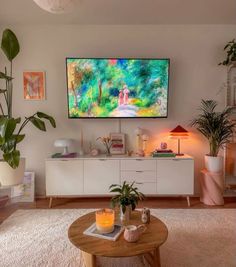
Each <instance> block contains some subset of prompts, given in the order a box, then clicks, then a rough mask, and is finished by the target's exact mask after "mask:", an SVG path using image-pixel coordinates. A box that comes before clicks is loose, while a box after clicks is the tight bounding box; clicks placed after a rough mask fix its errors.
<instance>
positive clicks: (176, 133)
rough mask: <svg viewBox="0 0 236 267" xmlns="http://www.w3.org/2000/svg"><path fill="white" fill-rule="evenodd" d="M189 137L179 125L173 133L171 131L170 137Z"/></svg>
mask: <svg viewBox="0 0 236 267" xmlns="http://www.w3.org/2000/svg"><path fill="white" fill-rule="evenodd" d="M187 136H188V131H187V130H186V129H184V128H183V127H182V126H180V125H178V126H177V127H175V128H174V129H173V130H172V131H170V137H173V138H181V137H182V138H185V137H187Z"/></svg>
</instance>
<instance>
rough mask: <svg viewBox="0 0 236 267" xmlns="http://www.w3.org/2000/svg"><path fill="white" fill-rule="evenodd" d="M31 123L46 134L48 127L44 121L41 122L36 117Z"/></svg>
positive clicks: (31, 119) (32, 118)
mask: <svg viewBox="0 0 236 267" xmlns="http://www.w3.org/2000/svg"><path fill="white" fill-rule="evenodd" d="M30 122H31V123H32V124H33V125H34V126H35V127H36V128H38V129H39V130H41V131H44V132H46V126H45V123H44V121H42V120H40V119H39V118H36V117H31V118H30Z"/></svg>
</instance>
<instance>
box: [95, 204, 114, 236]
mask: <svg viewBox="0 0 236 267" xmlns="http://www.w3.org/2000/svg"><path fill="white" fill-rule="evenodd" d="M114 221H115V213H114V210H112V209H102V210H98V211H96V227H97V230H98V231H99V232H100V233H102V234H107V233H111V232H112V231H113V230H114Z"/></svg>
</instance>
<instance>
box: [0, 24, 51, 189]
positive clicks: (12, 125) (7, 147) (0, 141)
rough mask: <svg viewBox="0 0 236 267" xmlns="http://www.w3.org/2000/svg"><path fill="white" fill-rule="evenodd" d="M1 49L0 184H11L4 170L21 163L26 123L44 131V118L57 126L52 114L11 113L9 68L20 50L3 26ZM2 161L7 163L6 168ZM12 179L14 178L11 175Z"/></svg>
mask: <svg viewBox="0 0 236 267" xmlns="http://www.w3.org/2000/svg"><path fill="white" fill-rule="evenodd" d="M1 49H2V51H3V53H4V54H5V56H6V57H7V59H8V61H9V68H7V67H5V69H4V70H3V71H0V150H1V154H2V159H1V160H0V163H1V164H0V185H6V184H11V182H9V181H8V178H7V177H6V176H7V173H9V171H11V170H9V166H10V169H17V168H18V167H19V165H20V151H19V150H18V148H17V145H18V144H19V143H20V142H22V141H23V140H24V138H25V134H24V133H23V130H24V128H25V127H26V125H28V124H29V123H31V124H32V125H33V126H34V127H36V128H38V129H39V130H41V131H46V124H45V121H48V122H49V123H50V124H51V126H52V127H54V128H55V127H56V122H55V120H54V118H53V117H51V116H49V115H47V114H45V113H43V112H35V113H34V114H33V115H31V116H28V117H25V118H24V119H21V118H20V117H16V118H14V117H13V116H12V95H13V81H14V78H13V71H12V69H13V68H12V67H13V60H14V58H15V57H16V56H17V55H18V53H19V52H20V45H19V42H18V40H17V37H16V35H15V34H14V33H13V32H12V31H11V30H10V29H6V30H4V32H3V35H2V42H1ZM3 163H7V164H8V167H7V166H6V164H4V165H3ZM3 166H4V167H3ZM2 168H4V169H2ZM7 168H8V169H7ZM23 169H24V167H21V171H22V170H23ZM14 175H20V174H14ZM9 179H10V178H9ZM12 179H13V180H14V178H12ZM13 180H12V181H13ZM13 183H15V182H13Z"/></svg>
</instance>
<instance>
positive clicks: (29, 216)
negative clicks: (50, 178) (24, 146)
mask: <svg viewBox="0 0 236 267" xmlns="http://www.w3.org/2000/svg"><path fill="white" fill-rule="evenodd" d="M90 211H91V210H80V209H69V210H68V209H67V210H66V209H64V210H61V209H58V210H56V209H52V210H18V211H16V212H15V213H14V214H12V215H11V216H10V217H9V218H8V219H7V220H6V221H4V222H3V223H2V224H1V225H0V266H1V267H23V266H24V267H31V266H32V267H38V266H47V267H75V266H77V267H78V266H79V267H83V266H84V265H83V262H82V260H81V257H80V253H79V250H78V249H77V248H75V247H74V246H73V245H72V244H71V243H70V241H69V240H68V238H67V230H68V227H69V225H70V224H71V223H72V222H73V221H74V220H75V219H76V218H78V217H79V216H81V215H83V214H85V213H87V212H90ZM151 213H152V214H153V215H155V216H156V217H158V218H160V219H161V220H162V221H163V222H165V223H166V225H167V227H168V229H169V236H168V240H167V242H166V243H165V244H164V245H163V246H162V247H161V262H162V267H175V266H179V267H192V266H194V267H233V266H236V210H234V209H206V210H202V209H199V210H197V209H155V210H154V209H153V210H151ZM99 266H102V267H106V266H109V267H113V266H116V267H123V266H125V267H136V266H137V267H144V266H146V265H145V264H144V263H143V262H142V260H141V259H140V258H138V257H135V258H124V259H110V258H100V259H99Z"/></svg>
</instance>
